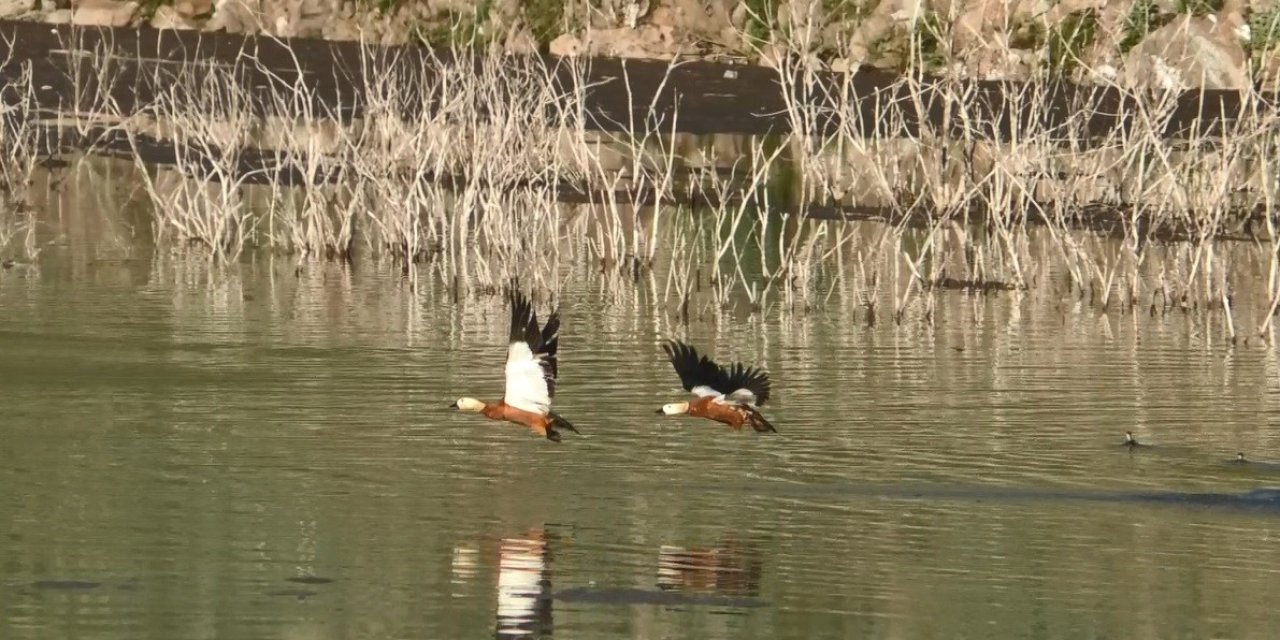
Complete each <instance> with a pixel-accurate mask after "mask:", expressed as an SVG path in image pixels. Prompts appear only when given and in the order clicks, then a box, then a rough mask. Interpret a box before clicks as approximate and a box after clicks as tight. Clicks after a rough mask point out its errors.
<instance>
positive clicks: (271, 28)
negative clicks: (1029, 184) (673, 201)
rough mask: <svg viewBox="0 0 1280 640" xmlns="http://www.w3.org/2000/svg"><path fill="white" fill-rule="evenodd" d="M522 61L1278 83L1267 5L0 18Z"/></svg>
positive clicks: (682, 4)
mask: <svg viewBox="0 0 1280 640" xmlns="http://www.w3.org/2000/svg"><path fill="white" fill-rule="evenodd" d="M11 17H20V18H22V19H25V20H29V21H36V22H48V23H55V24H66V23H71V24H80V25H97V26H151V27H155V28H163V29H176V30H200V31H206V32H227V33H240V34H251V35H268V36H274V37H282V38H288V37H309V38H320V39H327V40H345V41H352V40H362V41H366V42H371V43H377V44H384V45H391V44H396V45H399V44H427V45H433V46H444V47H467V48H472V49H480V50H489V51H500V52H504V53H514V54H529V53H535V52H541V53H551V54H556V55H582V56H618V57H627V58H636V59H650V60H653V59H657V60H669V59H676V58H684V59H697V60H711V59H730V58H731V59H737V60H743V61H748V62H751V63H761V64H775V63H777V62H778V61H779V60H780V59H781V58H782V57H784V56H785V55H787V54H788V53H795V54H799V55H802V56H805V57H806V58H809V59H811V60H812V61H813V62H814V63H816V64H818V65H821V66H822V67H823V68H827V69H832V70H847V69H851V68H856V67H857V66H859V65H864V64H865V65H873V66H876V67H880V68H886V69H892V70H895V71H905V70H908V69H911V70H917V71H925V72H946V73H948V74H954V75H957V76H961V77H966V78H972V79H999V80H1019V81H1024V80H1029V79H1033V78H1037V77H1044V76H1046V75H1053V76H1058V77H1062V78H1065V79H1069V80H1075V81H1082V82H1095V83H1112V82H1114V83H1117V84H1118V85H1120V86H1123V87H1126V88H1161V89H1173V90H1180V89H1185V88H1191V87H1205V88H1215V89H1237V90H1239V89H1246V88H1249V87H1250V86H1251V85H1260V86H1266V87H1270V88H1274V87H1275V85H1276V80H1277V78H1278V77H1280V62H1278V58H1280V56H1277V55H1276V54H1277V52H1280V9H1277V7H1276V6H1275V3H1274V2H1272V0H1200V1H1196V2H1180V1H1173V0H1113V1H1111V2H1102V1H1101V0H1016V1H1013V2H1010V1H1008V0H924V1H919V0H485V1H484V2H466V1H459V0H380V1H378V2H369V1H365V0H219V1H217V2H215V1H214V0H147V1H145V2H143V1H138V0H72V1H67V0H51V1H43V2H35V3H33V2H28V1H26V0H7V1H0V18H11Z"/></svg>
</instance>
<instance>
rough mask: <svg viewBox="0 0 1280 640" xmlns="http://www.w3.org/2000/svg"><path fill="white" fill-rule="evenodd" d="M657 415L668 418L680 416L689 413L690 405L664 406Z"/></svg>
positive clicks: (680, 403)
mask: <svg viewBox="0 0 1280 640" xmlns="http://www.w3.org/2000/svg"><path fill="white" fill-rule="evenodd" d="M657 413H659V414H661V415H668V416H678V415H680V414H682V413H689V403H688V402H672V403H671V404H664V405H662V408H661V409H658V411H657Z"/></svg>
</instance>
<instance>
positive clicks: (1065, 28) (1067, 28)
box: [1049, 9, 1098, 75]
mask: <svg viewBox="0 0 1280 640" xmlns="http://www.w3.org/2000/svg"><path fill="white" fill-rule="evenodd" d="M1097 37H1098V13H1097V11H1096V10H1095V9H1083V10H1081V11H1074V12H1072V13H1069V14H1067V17H1066V18H1063V20H1062V22H1061V23H1059V24H1058V25H1057V26H1056V27H1055V28H1054V29H1053V31H1051V32H1050V33H1049V73H1050V74H1051V75H1066V74H1069V73H1071V71H1073V70H1074V69H1075V68H1076V67H1077V66H1079V65H1080V60H1081V58H1083V57H1084V52H1085V50H1086V49H1088V48H1089V45H1091V44H1093V41H1094V39H1096V38H1097Z"/></svg>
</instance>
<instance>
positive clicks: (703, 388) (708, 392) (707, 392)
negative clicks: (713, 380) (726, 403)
mask: <svg viewBox="0 0 1280 640" xmlns="http://www.w3.org/2000/svg"><path fill="white" fill-rule="evenodd" d="M689 393H692V394H693V395H695V396H698V397H700V398H714V397H716V396H722V395H724V394H723V393H720V392H719V391H716V390H715V389H712V388H711V387H708V386H707V385H705V384H700V385H698V386H696V387H694V388H692V389H690V390H689Z"/></svg>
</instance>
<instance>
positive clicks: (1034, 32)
mask: <svg viewBox="0 0 1280 640" xmlns="http://www.w3.org/2000/svg"><path fill="white" fill-rule="evenodd" d="M1048 35H1049V34H1048V32H1047V31H1045V28H1044V24H1043V23H1042V22H1040V21H1039V20H1028V21H1026V22H1023V23H1021V24H1019V25H1017V26H1015V27H1014V28H1013V30H1012V31H1011V32H1010V33H1009V46H1010V47H1011V48H1014V49H1025V50H1035V49H1039V48H1041V47H1043V46H1044V44H1045V41H1046V38H1047V37H1048Z"/></svg>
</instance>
